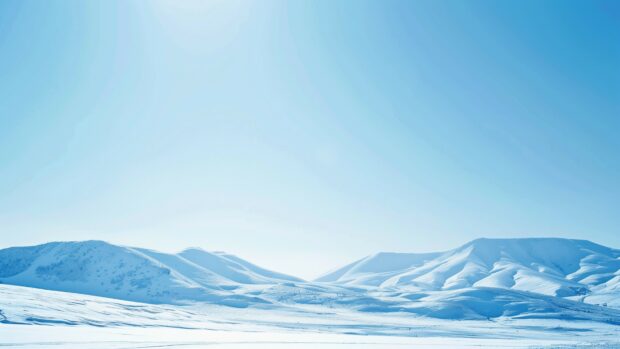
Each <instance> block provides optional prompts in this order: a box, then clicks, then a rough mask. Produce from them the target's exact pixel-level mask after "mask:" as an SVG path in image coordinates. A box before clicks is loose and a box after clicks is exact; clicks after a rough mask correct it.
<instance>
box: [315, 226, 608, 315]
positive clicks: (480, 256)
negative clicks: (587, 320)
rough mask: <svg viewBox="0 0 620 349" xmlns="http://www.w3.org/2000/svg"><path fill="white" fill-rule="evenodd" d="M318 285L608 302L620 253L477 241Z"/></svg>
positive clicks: (388, 259) (593, 247)
mask: <svg viewBox="0 0 620 349" xmlns="http://www.w3.org/2000/svg"><path fill="white" fill-rule="evenodd" d="M401 255H402V256H401ZM393 256H397V257H398V258H396V260H397V261H398V262H400V261H402V263H397V262H394V258H393ZM369 263H370V265H371V266H372V267H371V268H368V267H367V264H369ZM408 263H410V264H411V265H410V266H407V264H408ZM317 281H329V282H335V283H339V284H349V285H359V286H379V287H381V288H409V289H417V290H458V289H465V288H470V287H493V288H501V289H511V290H520V291H528V292H534V293H538V294H543V295H550V296H557V297H573V298H575V299H581V298H584V297H585V300H586V301H592V302H594V301H595V300H597V298H596V297H590V296H593V295H594V294H601V295H602V294H607V295H608V297H606V299H607V300H610V299H611V300H613V299H614V297H615V298H616V299H617V296H618V295H619V294H620V293H619V292H620V286H619V282H620V250H616V249H612V248H608V247H605V246H602V245H598V244H595V243H592V242H589V241H585V240H570V239H557V238H531V239H478V240H474V241H471V242H469V243H467V244H465V245H463V246H461V247H459V248H456V249H454V250H451V251H448V252H445V253H438V254H396V255H395V254H378V255H375V256H371V257H368V258H365V259H362V260H360V261H358V262H355V263H353V264H351V265H348V266H346V267H344V268H342V269H340V270H337V271H336V272H334V273H331V274H328V275H326V276H324V277H321V278H319V279H318V280H317ZM601 299H602V298H599V299H598V301H597V303H602V301H601Z"/></svg>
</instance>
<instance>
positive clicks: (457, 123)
mask: <svg viewBox="0 0 620 349" xmlns="http://www.w3.org/2000/svg"><path fill="white" fill-rule="evenodd" d="M619 4H620V3H619V2H617V1H591V0H583V1H570V0H566V1H565V0H562V1H550V0H543V1H539V0H525V1H520V0H519V1H517V0H514V1H495V0H488V1H479V0H469V1H448V0H446V1H436V0H432V1H359V0H356V1H289V2H284V1H276V2H270V1H256V2H252V1H215V2H200V1H182V2H180V1H149V2H147V1H133V2H132V1H118V2H115V1H69V0H66V1H2V2H0V246H1V247H4V246H12V245H26V244H35V243H42V242H47V241H51V240H83V239H103V240H108V241H111V242H115V243H121V244H129V245H139V246H143V247H150V248H155V249H160V250H164V251H171V252H172V251H175V250H180V249H182V248H184V247H187V246H201V247H203V248H206V249H210V250H225V251H227V252H231V253H234V254H237V255H239V256H241V257H243V258H246V259H249V260H251V261H253V262H256V263H258V264H260V265H263V266H266V267H269V268H273V269H276V270H279V271H283V272H288V273H293V274H296V275H299V276H302V277H307V278H310V277H314V276H318V275H319V274H322V273H323V272H325V271H327V270H329V269H332V268H334V267H337V266H339V265H341V264H344V263H347V262H350V261H351V260H354V259H357V258H360V257H362V256H364V255H366V254H370V253H373V252H378V251H410V252H424V251H431V250H441V249H448V248H452V247H456V246H457V245H459V244H461V243H464V242H466V241H468V240H471V239H474V238H478V237H529V236H559V237H570V238H584V239H590V240H593V241H596V242H599V243H603V244H607V245H610V246H613V247H620V205H619V203H620V69H619V63H618V62H620V27H619V23H620V5H619Z"/></svg>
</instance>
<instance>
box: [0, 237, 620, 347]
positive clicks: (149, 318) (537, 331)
mask: <svg viewBox="0 0 620 349" xmlns="http://www.w3.org/2000/svg"><path fill="white" fill-rule="evenodd" d="M619 263H620V252H619V251H618V250H615V249H610V248H607V247H604V246H601V245H597V244H593V243H591V242H587V241H582V240H565V239H511V240H491V239H480V240H475V241H472V242H470V243H468V244H466V245H464V246H461V247H459V248H456V249H454V250H451V251H447V252H440V253H426V254H406V253H379V254H376V255H373V256H369V257H367V258H364V259H362V260H360V261H358V262H354V263H352V264H350V265H348V266H345V267H342V268H340V269H338V270H336V271H334V272H332V273H328V274H327V275H325V276H324V277H321V278H319V279H318V280H316V281H314V282H306V281H303V280H300V279H298V278H295V277H293V276H288V275H283V274H280V273H275V272H272V271H269V270H265V269H263V268H260V267H258V266H256V265H254V264H251V263H249V262H246V261H244V260H242V259H240V258H238V257H235V256H232V255H228V254H225V253H221V252H217V253H213V252H207V251H203V250H200V249H189V250H186V251H183V252H181V253H179V254H165V253H160V252H156V251H152V250H146V249H140V248H131V247H123V246H115V245H111V244H108V243H105V242H100V241H86V242H66V243H65V242H63V243H50V244H45V245H40V246H33V247H19V248H10V249H5V250H0V283H2V284H0V346H2V347H9V348H11V347H15V348H17V347H19V348H138V347H168V348H198V347H209V348H220V347H221V348H278V347H282V348H348V347H355V348H392V347H394V348H396V347H398V348H402V347H445V348H472V347H493V348H498V347H504V348H530V347H566V348H572V347H585V348H591V347H600V348H614V347H620V309H617V308H616V304H617V303H616V302H615V301H616V300H617V299H618V287H617V285H618V279H619V276H618V275H620V272H619V268H620V264H619Z"/></svg>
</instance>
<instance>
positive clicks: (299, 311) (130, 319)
mask: <svg viewBox="0 0 620 349" xmlns="http://www.w3.org/2000/svg"><path fill="white" fill-rule="evenodd" d="M0 311H1V312H2V313H1V315H0V346H2V347H8V348H11V347H15V348H18V347H19V348H138V347H141V348H144V347H167V348H175V347H178V348H198V347H204V346H207V345H208V346H207V347H209V348H219V347H222V348H278V347H282V348H346V347H355V348H391V347H394V348H396V347H401V348H402V347H416V346H418V347H428V346H431V345H432V346H433V347H445V348H473V347H481V346H482V347H494V348H497V347H504V348H527V347H541V346H542V347H545V346H558V345H563V346H564V345H593V344H596V345H605V346H603V347H608V346H609V347H610V346H611V345H613V343H617V344H618V345H620V340H619V339H618V338H620V327H619V326H616V325H613V324H608V323H605V322H593V321H577V320H572V321H567V320H559V319H510V318H500V319H496V320H493V321H488V320H485V321H483V320H467V321H455V320H442V319H437V318H429V317H423V316H418V315H414V314H411V313H408V312H393V313H364V312H359V311H355V310H350V309H347V308H329V307H326V306H320V305H299V304H295V305H290V306H285V305H273V304H270V305H262V306H261V307H250V308H245V309H240V308H232V307H226V306H219V305H213V304H204V303H193V304H187V305H154V304H144V303H134V302H128V301H121V300H114V299H109V298H101V297H94V296H86V295H79V294H73V293H64V292H56V291H47V290H38V289H33V288H27V287H19V286H9V285H0Z"/></svg>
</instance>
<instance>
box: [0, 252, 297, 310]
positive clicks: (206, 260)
mask: <svg viewBox="0 0 620 349" xmlns="http://www.w3.org/2000/svg"><path fill="white" fill-rule="evenodd" d="M290 281H301V280H300V279H298V278H295V277H292V276H287V275H284V274H279V273H275V272H271V271H268V270H266V269H263V268H260V267H258V266H255V265H253V264H251V263H249V262H246V261H244V260H242V259H240V258H237V257H235V256H232V255H229V254H225V253H220V252H216V253H210V252H207V251H203V250H200V249H188V250H185V251H183V252H181V253H179V254H166V253H161V252H156V251H153V250H147V249H142V248H132V247H124V246H116V245H112V244H109V243H106V242H103V241H84V242H52V243H48V244H44V245H38V246H31V247H13V248H7V249H3V250H0V283H6V284H13V285H21V286H29V287H36V288H42V289H49V290H57V291H66V292H74V293H83V294H90V295H97V296H104V297H110V298H117V299H124V300H131V301H139V302H147V303H176V302H182V301H186V300H189V301H206V302H214V303H221V304H227V305H237V306H245V305H247V304H249V303H252V302H261V301H262V300H260V299H259V298H256V297H248V296H245V295H240V294H236V293H235V292H234V291H235V290H236V289H237V288H238V287H239V286H240V285H242V284H271V283H279V282H290Z"/></svg>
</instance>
